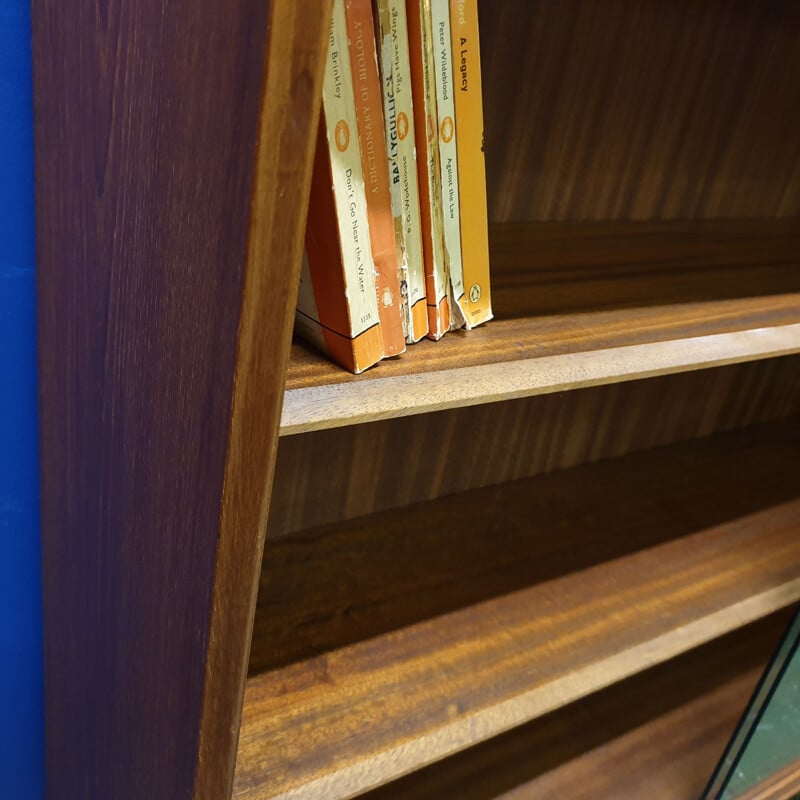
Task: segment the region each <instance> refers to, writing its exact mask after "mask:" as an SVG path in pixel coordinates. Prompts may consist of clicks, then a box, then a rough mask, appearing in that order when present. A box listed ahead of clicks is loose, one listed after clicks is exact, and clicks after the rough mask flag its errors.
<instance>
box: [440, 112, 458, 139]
mask: <svg viewBox="0 0 800 800" xmlns="http://www.w3.org/2000/svg"><path fill="white" fill-rule="evenodd" d="M454 131H455V125H453V118H452V117H445V118H444V119H443V120H442V128H441V134H442V141H443V142H444V143H445V144H447V143H448V142H450V141H452V139H453V133H454Z"/></svg>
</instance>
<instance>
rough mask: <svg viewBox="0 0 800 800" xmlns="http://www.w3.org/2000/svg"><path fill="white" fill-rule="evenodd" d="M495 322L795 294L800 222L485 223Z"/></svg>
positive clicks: (799, 271) (798, 279)
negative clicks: (540, 316) (636, 307)
mask: <svg viewBox="0 0 800 800" xmlns="http://www.w3.org/2000/svg"><path fill="white" fill-rule="evenodd" d="M489 242H490V250H491V265H492V307H493V308H494V311H495V316H496V317H497V318H499V319H510V318H517V317H525V316H534V315H537V314H554V313H555V314H558V313H564V312H566V311H575V310H581V309H582V310H597V309H601V308H624V307H628V306H642V305H666V304H671V303H684V302H685V303H694V302H699V301H709V300H724V299H732V298H736V297H742V298H745V297H758V296H763V295H771V294H781V293H789V292H797V291H798V290H800V269H799V267H800V220H798V219H796V218H791V219H712V220H678V221H667V222H665V221H656V222H626V221H613V222H609V221H603V222H561V223H553V222H539V223H536V222H526V223H506V224H503V225H500V224H495V225H492V226H491V229H490V232H489Z"/></svg>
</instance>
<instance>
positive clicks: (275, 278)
mask: <svg viewBox="0 0 800 800" xmlns="http://www.w3.org/2000/svg"><path fill="white" fill-rule="evenodd" d="M329 6H330V4H329V3H328V2H323V3H319V2H317V0H302V2H299V1H298V0H280V2H278V0H273V5H272V16H271V19H270V28H269V41H268V50H267V52H268V60H267V63H266V69H265V75H266V78H265V84H264V89H263V98H262V110H261V121H260V125H259V135H258V148H257V155H256V165H255V172H254V176H253V194H252V202H251V208H250V231H249V238H248V252H247V264H246V269H245V276H244V290H243V298H242V308H241V317H240V320H239V331H238V343H237V353H236V368H235V372H234V391H233V408H232V411H231V421H230V433H229V437H228V452H227V456H226V460H225V478H224V486H223V492H222V508H221V512H220V523H219V542H218V545H217V556H216V573H215V578H214V592H213V604H212V609H211V622H210V629H209V648H208V653H207V656H206V663H205V688H204V693H203V715H202V719H201V728H200V750H199V757H198V768H197V785H196V787H195V797H196V798H198V800H199V799H200V798H207V800H218V799H219V798H226V797H229V796H230V793H231V786H232V782H233V771H234V765H235V759H236V745H237V742H238V736H239V720H240V715H241V708H242V694H243V691H244V681H245V677H246V675H247V663H248V653H249V650H250V642H251V631H252V627H253V614H254V609H255V603H256V593H257V591H258V576H259V564H260V562H261V556H262V552H263V547H264V532H265V528H266V521H267V513H268V509H269V501H270V492H271V488H272V476H273V472H274V467H275V454H276V449H277V444H278V423H279V420H280V415H281V404H282V401H283V383H284V377H285V374H286V364H287V361H288V357H289V344H290V341H291V336H292V326H293V323H294V303H295V297H296V292H297V282H298V280H299V272H300V261H301V259H302V255H303V240H304V236H305V216H306V215H305V210H306V208H307V205H308V193H309V185H310V180H311V164H312V159H313V148H314V144H315V141H316V137H315V136H313V135H312V131H314V130H315V129H316V125H317V117H318V114H319V97H320V92H321V85H322V72H323V67H324V52H325V41H326V37H327V33H328V25H327V20H328V14H329Z"/></svg>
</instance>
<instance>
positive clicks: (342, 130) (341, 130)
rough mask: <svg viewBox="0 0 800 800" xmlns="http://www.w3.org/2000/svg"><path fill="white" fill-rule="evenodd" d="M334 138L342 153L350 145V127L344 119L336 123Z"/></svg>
mask: <svg viewBox="0 0 800 800" xmlns="http://www.w3.org/2000/svg"><path fill="white" fill-rule="evenodd" d="M334 138H335V139H336V149H337V150H338V151H339V152H340V153H344V151H345V150H347V148H348V147H349V146H350V128H348V127H347V123H346V122H345V121H344V120H343V119H340V120H339V121H338V122H337V123H336V129H335V131H334Z"/></svg>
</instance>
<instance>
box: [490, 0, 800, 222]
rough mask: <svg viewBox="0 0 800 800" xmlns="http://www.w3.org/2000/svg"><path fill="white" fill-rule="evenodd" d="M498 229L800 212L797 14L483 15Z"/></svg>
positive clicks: (494, 3)
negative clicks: (533, 223)
mask: <svg viewBox="0 0 800 800" xmlns="http://www.w3.org/2000/svg"><path fill="white" fill-rule="evenodd" d="M480 26H481V32H480V35H481V61H482V72H483V96H484V120H485V152H486V174H487V188H488V195H489V213H490V219H492V220H494V221H496V222H509V221H528V220H541V221H544V220H598V219H641V220H647V219H702V218H708V217H717V218H719V217H797V216H798V214H799V213H800V139H798V137H797V136H796V135H795V131H797V130H798V128H800V48H798V47H797V39H798V36H800V9H799V8H798V5H797V4H796V3H793V2H790V0H769V2H764V3H743V2H728V0H703V2H700V3H698V2H694V0H676V1H675V2H669V3H658V2H640V0H599V2H592V3H584V2H581V0H562V1H561V2H558V3H547V2H540V1H538V0H537V1H536V2H520V1H519V0H486V1H485V2H481V3H480Z"/></svg>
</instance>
